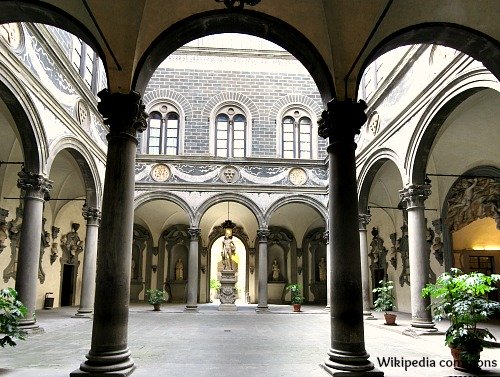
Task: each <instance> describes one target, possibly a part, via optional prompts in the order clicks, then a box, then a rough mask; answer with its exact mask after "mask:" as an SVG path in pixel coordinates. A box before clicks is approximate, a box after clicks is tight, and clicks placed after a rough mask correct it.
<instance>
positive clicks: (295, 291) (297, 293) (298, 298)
mask: <svg viewBox="0 0 500 377" xmlns="http://www.w3.org/2000/svg"><path fill="white" fill-rule="evenodd" d="M286 290H287V291H290V295H291V300H292V304H302V303H303V302H304V297H303V296H302V293H301V290H302V286H301V285H300V284H289V285H287V287H286Z"/></svg>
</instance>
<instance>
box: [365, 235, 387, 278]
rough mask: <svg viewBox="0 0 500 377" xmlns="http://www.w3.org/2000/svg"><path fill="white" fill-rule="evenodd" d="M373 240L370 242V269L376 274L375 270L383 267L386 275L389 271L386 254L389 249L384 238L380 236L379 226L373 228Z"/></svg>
mask: <svg viewBox="0 0 500 377" xmlns="http://www.w3.org/2000/svg"><path fill="white" fill-rule="evenodd" d="M372 236H373V238H372V241H371V242H370V248H371V249H370V252H369V253H368V257H369V258H370V260H371V263H370V269H371V270H372V276H374V273H373V270H375V269H383V270H384V276H385V272H386V271H387V262H386V255H387V249H386V248H385V246H384V240H383V239H382V238H381V237H380V236H379V231H378V228H375V227H374V228H373V229H372Z"/></svg>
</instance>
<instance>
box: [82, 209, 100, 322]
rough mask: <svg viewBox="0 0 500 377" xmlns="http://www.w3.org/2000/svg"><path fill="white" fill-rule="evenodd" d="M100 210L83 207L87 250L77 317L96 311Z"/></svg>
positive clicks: (84, 258)
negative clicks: (85, 221)
mask: <svg viewBox="0 0 500 377" xmlns="http://www.w3.org/2000/svg"><path fill="white" fill-rule="evenodd" d="M100 216H101V215H100V211H99V210H98V209H97V208H87V207H85V208H84V209H83V217H84V218H85V219H86V220H87V231H86V234H85V250H84V253H83V271H82V290H81V297H80V307H79V308H78V311H77V313H76V316H77V317H89V316H90V315H91V314H92V312H93V311H94V297H95V276H96V267H97V266H96V264H97V237H98V234H99V219H100Z"/></svg>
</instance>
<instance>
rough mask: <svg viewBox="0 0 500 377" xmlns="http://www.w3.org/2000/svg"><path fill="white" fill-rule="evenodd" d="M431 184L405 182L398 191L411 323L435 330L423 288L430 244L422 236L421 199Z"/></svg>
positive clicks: (413, 325)
mask: <svg viewBox="0 0 500 377" xmlns="http://www.w3.org/2000/svg"><path fill="white" fill-rule="evenodd" d="M430 189H431V186H430V185H408V186H407V187H405V188H404V189H403V190H400V191H399V197H400V199H401V200H402V201H403V202H404V203H405V204H406V210H407V212H408V250H409V259H410V294H411V296H410V297H411V317H412V320H411V326H412V328H414V329H417V330H420V331H423V332H435V331H437V329H436V327H435V326H434V323H433V322H432V315H431V310H430V308H429V304H430V298H423V297H422V295H421V292H422V288H424V287H425V286H426V284H427V283H428V282H429V251H428V249H429V245H428V244H427V240H426V237H425V231H426V221H425V213H424V209H425V206H424V202H425V200H426V199H427V198H428V197H429V195H430V194H431V190H430Z"/></svg>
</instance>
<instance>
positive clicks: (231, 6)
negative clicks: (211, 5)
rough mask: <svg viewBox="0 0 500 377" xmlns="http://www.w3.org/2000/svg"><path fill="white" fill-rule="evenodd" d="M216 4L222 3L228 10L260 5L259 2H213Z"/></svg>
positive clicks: (245, 0)
mask: <svg viewBox="0 0 500 377" xmlns="http://www.w3.org/2000/svg"><path fill="white" fill-rule="evenodd" d="M215 1H216V2H217V3H224V5H225V6H226V7H227V8H228V9H243V7H244V6H245V4H247V5H250V6H252V7H253V6H254V5H257V4H258V3H260V1H261V0H215Z"/></svg>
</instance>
